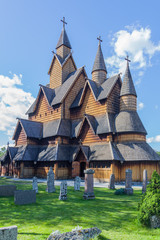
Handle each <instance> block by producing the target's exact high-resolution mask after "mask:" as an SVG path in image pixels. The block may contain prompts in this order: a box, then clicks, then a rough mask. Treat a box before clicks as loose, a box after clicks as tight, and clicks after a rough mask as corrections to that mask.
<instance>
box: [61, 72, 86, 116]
mask: <svg viewBox="0 0 160 240" xmlns="http://www.w3.org/2000/svg"><path fill="white" fill-rule="evenodd" d="M84 84H85V76H84V74H83V73H81V74H80V76H79V77H78V78H77V80H76V81H75V83H74V85H73V86H72V88H71V90H70V91H69V93H68V95H67V96H66V98H65V101H64V102H63V104H64V108H63V113H62V116H63V118H66V119H69V118H70V109H69V108H70V106H71V104H72V102H73V101H74V99H75V97H76V96H77V94H78V92H79V91H80V89H81V88H82V87H84Z"/></svg>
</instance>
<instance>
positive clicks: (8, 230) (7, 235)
mask: <svg viewBox="0 0 160 240" xmlns="http://www.w3.org/2000/svg"><path fill="white" fill-rule="evenodd" d="M0 240H17V226H11V227H4V228H0Z"/></svg>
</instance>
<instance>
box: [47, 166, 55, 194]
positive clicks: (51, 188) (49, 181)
mask: <svg viewBox="0 0 160 240" xmlns="http://www.w3.org/2000/svg"><path fill="white" fill-rule="evenodd" d="M55 191H56V189H55V186H54V172H53V169H52V167H50V169H49V171H48V174H47V192H48V193H53V192H55Z"/></svg>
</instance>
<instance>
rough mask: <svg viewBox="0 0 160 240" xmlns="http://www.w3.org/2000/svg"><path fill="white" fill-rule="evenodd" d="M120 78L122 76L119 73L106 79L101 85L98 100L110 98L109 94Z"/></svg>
mask: <svg viewBox="0 0 160 240" xmlns="http://www.w3.org/2000/svg"><path fill="white" fill-rule="evenodd" d="M119 78H120V75H119V74H117V75H115V76H113V77H111V78H108V79H107V80H106V81H104V82H103V83H102V85H101V88H100V92H99V95H98V98H97V100H99V101H101V100H103V99H105V98H108V96H109V94H110V93H111V91H112V89H113V87H114V86H115V84H116V82H117V81H118V79H119Z"/></svg>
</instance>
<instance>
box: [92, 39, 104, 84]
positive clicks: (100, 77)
mask: <svg viewBox="0 0 160 240" xmlns="http://www.w3.org/2000/svg"><path fill="white" fill-rule="evenodd" d="M97 39H98V40H99V43H98V50H97V54H96V58H95V61H94V65H93V68H92V80H93V81H95V82H96V83H98V84H99V85H101V84H102V83H103V82H104V80H105V79H106V77H107V69H106V65H105V62H104V57H103V53H102V49H101V42H102V40H101V38H100V37H99V38H97Z"/></svg>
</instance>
